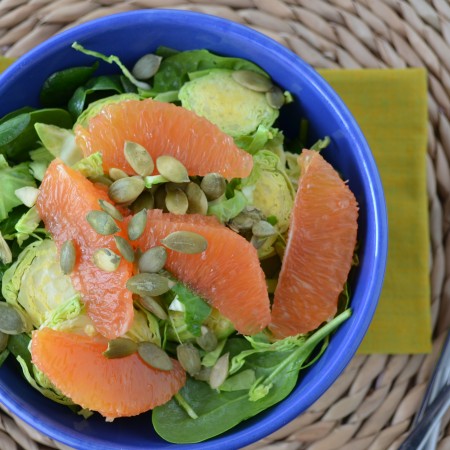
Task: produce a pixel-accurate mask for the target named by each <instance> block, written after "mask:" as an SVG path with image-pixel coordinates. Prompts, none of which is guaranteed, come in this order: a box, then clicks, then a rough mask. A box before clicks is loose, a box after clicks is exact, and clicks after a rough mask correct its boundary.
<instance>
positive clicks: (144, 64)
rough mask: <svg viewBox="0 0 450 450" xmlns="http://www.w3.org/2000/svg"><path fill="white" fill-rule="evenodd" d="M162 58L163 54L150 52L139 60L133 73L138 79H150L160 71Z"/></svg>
mask: <svg viewBox="0 0 450 450" xmlns="http://www.w3.org/2000/svg"><path fill="white" fill-rule="evenodd" d="M161 60H162V57H161V56H158V55H155V54H153V53H148V54H146V55H144V56H142V57H141V58H139V59H138V60H137V62H136V64H135V65H134V66H133V68H132V70H131V73H132V74H133V76H134V77H135V78H137V79H138V80H148V79H149V78H151V77H152V76H153V75H155V73H156V72H158V69H159V66H160V64H161Z"/></svg>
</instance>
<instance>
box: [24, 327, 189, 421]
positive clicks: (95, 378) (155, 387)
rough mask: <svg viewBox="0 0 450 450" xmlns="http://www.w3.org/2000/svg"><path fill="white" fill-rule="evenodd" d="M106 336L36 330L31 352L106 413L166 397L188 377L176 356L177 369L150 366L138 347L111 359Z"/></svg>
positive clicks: (79, 400) (83, 401) (61, 383)
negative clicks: (107, 356)
mask: <svg viewBox="0 0 450 450" xmlns="http://www.w3.org/2000/svg"><path fill="white" fill-rule="evenodd" d="M106 348H107V342H106V340H105V339H97V340H96V339H93V338H91V337H88V336H83V335H78V334H74V333H67V332H63V331H57V330H52V329H50V328H43V329H41V330H37V331H34V332H33V336H32V341H31V355H32V361H33V364H35V365H36V366H37V367H38V369H39V370H41V371H42V372H43V373H44V374H45V375H47V377H48V378H49V380H50V381H51V382H52V383H53V384H54V385H55V386H56V388H58V389H59V390H60V391H61V392H62V393H63V394H64V395H66V396H67V397H69V398H70V399H71V400H72V401H73V402H74V403H76V404H78V405H80V406H81V407H83V408H87V409H90V410H91V411H97V412H99V413H100V414H102V415H103V416H104V417H106V418H108V419H114V418H117V417H127V416H135V415H137V414H140V413H142V412H144V411H148V410H150V409H152V408H155V407H156V406H159V405H162V404H164V403H166V402H168V401H169V400H170V399H171V398H172V396H173V395H174V394H176V393H177V392H178V391H179V390H180V389H181V387H182V386H183V385H184V383H185V381H186V374H185V372H184V370H183V369H182V368H181V365H180V364H179V363H178V361H176V360H172V362H173V369H172V370H171V371H163V370H158V369H154V368H152V367H150V366H149V365H147V364H146V363H144V362H143V361H142V359H141V358H140V357H139V356H138V355H137V354H136V353H135V354H132V355H130V356H126V357H124V358H116V359H108V358H106V357H105V356H104V355H103V354H102V353H103V352H104V351H105V350H106Z"/></svg>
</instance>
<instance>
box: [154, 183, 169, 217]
mask: <svg viewBox="0 0 450 450" xmlns="http://www.w3.org/2000/svg"><path fill="white" fill-rule="evenodd" d="M166 194H167V193H166V189H165V187H164V186H158V187H157V189H156V190H155V192H154V193H153V197H154V199H155V208H156V209H161V210H162V211H164V212H167V207H166Z"/></svg>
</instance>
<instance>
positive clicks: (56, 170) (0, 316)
mask: <svg viewBox="0 0 450 450" xmlns="http://www.w3.org/2000/svg"><path fill="white" fill-rule="evenodd" d="M72 47H73V49H74V51H80V52H83V53H85V54H86V55H89V56H91V57H92V58H93V64H92V65H90V66H82V67H81V66H80V67H72V68H69V69H65V70H62V71H60V72H56V73H54V74H52V75H51V76H50V77H49V78H48V79H47V80H46V82H45V83H44V85H43V86H42V90H41V94H40V100H41V104H42V107H41V108H39V109H35V108H30V107H24V108H22V109H20V110H17V111H13V112H11V113H9V114H8V115H6V116H5V117H3V118H1V119H0V177H1V179H2V190H1V193H0V279H1V301H0V308H1V309H0V364H2V363H3V362H4V361H5V360H6V358H8V357H9V358H15V359H16V360H17V362H18V370H21V371H22V372H23V375H24V377H25V378H26V380H27V381H28V382H29V383H30V384H31V386H33V387H34V388H35V389H37V390H38V391H40V392H41V393H42V395H44V396H45V397H47V398H49V399H50V400H53V401H55V402H58V403H60V404H62V405H66V406H67V407H69V408H71V409H72V410H73V411H74V414H81V415H83V416H84V417H85V418H86V419H87V420H89V417H90V416H91V415H92V414H94V413H95V414H97V413H99V414H101V415H103V416H104V417H105V419H106V420H109V421H112V420H116V419H119V418H120V417H124V416H133V415H137V414H140V413H145V412H146V411H149V410H152V423H153V426H154V429H155V431H156V432H157V433H158V434H159V435H160V436H161V437H162V438H163V439H166V440H167V441H169V442H174V443H189V442H200V441H203V440H206V439H209V438H212V437H214V436H217V435H219V434H221V433H224V432H225V431H227V430H229V429H230V428H232V427H234V426H236V425H237V424H238V423H240V422H242V421H243V420H246V419H248V418H250V417H253V416H255V415H256V414H258V413H259V412H261V411H263V410H265V409H267V408H269V407H270V406H272V405H274V404H276V403H278V402H280V401H281V400H283V399H284V398H285V397H286V396H287V395H289V393H290V392H291V390H292V389H293V388H294V387H295V385H296V383H297V380H298V375H299V372H300V371H301V370H302V369H304V368H306V367H308V366H309V365H310V364H313V363H314V361H316V360H317V359H318V358H320V355H321V354H322V353H323V351H325V349H326V347H327V345H328V341H329V337H330V335H331V333H332V332H333V331H334V330H335V329H336V328H337V327H339V325H340V324H342V323H343V322H344V321H345V320H346V319H347V318H348V317H349V316H350V314H351V310H350V308H349V298H350V293H349V290H348V285H347V277H348V274H349V271H350V269H351V266H352V265H355V264H357V258H356V257H355V253H354V252H355V243H356V228H357V205H356V201H355V200H354V197H353V195H352V194H351V192H350V190H349V189H348V187H347V186H346V184H345V183H344V182H343V181H342V180H341V179H340V178H339V175H338V174H337V173H336V172H335V171H334V169H332V168H331V166H329V164H328V163H326V162H325V160H324V159H323V158H322V156H320V153H319V152H320V151H321V150H322V149H323V148H325V147H326V146H327V145H328V144H329V142H330V140H329V138H328V137H325V138H324V139H321V140H319V141H318V142H316V143H315V144H314V145H313V146H312V147H310V149H309V150H304V151H303V152H302V154H301V155H300V157H299V154H298V153H299V152H300V150H301V149H302V148H304V147H305V146H306V142H307V122H306V121H302V123H301V126H300V133H299V136H297V137H295V138H289V139H288V138H287V137H285V136H284V134H283V131H282V130H281V129H280V128H278V127H277V123H278V119H279V116H280V110H281V109H282V108H284V106H285V105H286V104H288V103H291V102H293V101H294V99H293V98H292V96H291V94H290V93H289V92H287V91H283V90H282V88H281V87H279V86H277V85H276V84H275V83H274V82H273V81H272V80H271V79H270V76H269V75H268V74H267V73H265V72H264V71H263V70H262V69H261V68H260V67H258V66H256V65H255V64H253V63H252V62H250V61H247V60H243V59H240V58H232V57H224V56H219V55H215V54H213V53H211V52H209V51H208V50H205V49H200V50H191V51H183V52H178V51H176V50H173V49H169V48H165V47H160V48H158V49H157V50H156V51H155V53H154V54H153V53H152V54H146V55H143V56H142V57H141V58H140V59H139V60H138V61H137V62H136V63H135V64H134V66H133V67H126V66H125V65H124V64H123V63H122V62H121V61H120V59H119V58H117V57H116V56H114V55H112V56H105V55H103V54H101V53H98V52H96V51H92V50H89V49H85V48H84V47H82V46H81V45H79V44H78V43H74V44H73V46H72ZM105 62H106V63H109V64H114V65H116V66H117V73H116V74H113V75H98V74H97V70H98V68H99V66H100V65H101V64H104V63H105ZM303 179H305V180H308V181H305V182H304V183H303V184H302V180H303ZM325 179H326V180H328V181H327V183H328V184H327V183H325V182H324V181H323V180H325ZM330 180H331V181H330ZM311 186H313V189H316V190H314V191H313V196H312V197H311V196H310V194H309V190H310V187H311ZM330 186H331V187H330ZM321 195H322V197H320V196H321ZM334 196H336V199H337V200H336V202H338V203H336V202H335V203H333V206H330V208H331V209H330V210H329V211H325V212H323V211H322V212H320V211H317V208H309V206H308V205H310V204H311V203H313V204H314V203H315V204H319V205H327V204H328V203H327V202H329V201H330V200H329V199H330V198H331V197H333V198H334ZM333 201H334V200H333ZM336 205H338V206H336ZM319 209H320V208H319ZM310 210H311V211H312V212H311V213H310V212H309V211H310ZM332 210H333V211H332ZM335 210H337V211H338V212H337V213H336V212H335ZM335 213H336V214H337V216H335V217H334V216H333V217H334V218H332V220H333V221H334V228H336V229H337V230H338V231H339V230H340V231H342V233H341V234H343V235H345V239H344V240H345V243H344V244H342V241H343V238H342V236H340V237H339V238H336V243H334V242H333V241H332V239H333V233H331V232H330V241H331V247H333V246H334V244H336V248H337V249H338V250H333V251H335V253H336V252H337V256H336V258H335V259H336V260H335V261H330V260H329V259H327V255H333V253H332V252H331V253H330V250H329V247H330V245H327V244H326V242H327V234H326V233H325V234H324V232H323V230H319V231H320V233H319V237H320V239H316V240H315V241H314V243H315V245H316V244H317V245H319V246H321V247H320V248H313V249H308V248H306V244H305V243H307V242H308V239H309V238H308V237H307V236H306V234H305V235H304V236H306V237H302V236H303V235H302V233H301V228H302V226H303V225H302V223H305V225H304V227H305V229H306V228H307V227H310V226H311V225H308V223H307V221H306V220H305V217H309V218H311V216H310V215H309V214H315V215H316V216H315V217H313V219H314V220H315V222H317V221H321V220H322V221H324V222H326V221H327V220H329V219H327V217H328V216H330V214H335ZM320 214H322V215H320ZM330 217H331V216H330ZM337 217H338V218H348V220H347V219H345V220H344V222H345V224H344V225H342V228H341V224H340V222H339V220H336V218H337ZM308 231H311V233H312V230H308ZM311 233H309V235H311ZM338 241H339V244H338ZM323 242H325V244H322V243H323ZM299 245H300V246H303V247H299ZM339 245H340V246H341V247H339ZM342 247H344V248H342ZM299 254H300V257H301V258H303V255H309V254H311V255H312V256H311V258H312V259H311V264H309V265H310V266H311V270H312V272H311V275H308V280H307V282H306V281H305V280H304V279H303V280H302V274H301V273H300V274H299V273H298V272H299V269H298V267H302V266H301V264H305V263H303V262H302V261H300V260H299V259H298V257H299V256H298V255H299ZM319 254H320V255H319ZM315 255H319V257H318V258H316V256H315ZM322 255H325V257H324V258H322V259H320V257H322ZM308 258H309V256H308ZM316 264H318V265H316ZM306 266H308V264H306V265H305V269H304V273H305V274H306V273H308V268H307V267H306ZM330 266H332V267H333V269H332V271H333V275H332V276H331V275H330V277H332V278H333V277H334V278H333V280H332V284H333V289H331V288H330V287H329V286H330V281H329V280H328V278H327V276H328V275H327V271H329V267H330ZM335 266H336V267H338V269H336V270H335ZM318 269H320V270H318ZM300 271H301V270H300ZM318 271H320V272H321V273H320V274H319V276H318V277H317V279H316V280H314V279H313V278H314V277H315V274H314V272H318ZM335 272H336V273H338V275H336V274H335ZM314 284H316V285H317V286H314ZM311 286H312V287H311ZM316 287H317V289H316ZM320 289H322V291H321V290H320ZM328 291H329V292H328ZM296 292H300V295H297V294H296ZM308 292H310V293H311V299H312V300H311V299H310V298H309V296H308V295H309V294H308ZM323 292H325V293H324V294H323ZM318 293H319V294H318ZM297 297H298V298H297ZM322 297H323V298H322ZM325 297H326V298H325Z"/></svg>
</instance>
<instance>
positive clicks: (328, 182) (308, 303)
mask: <svg viewBox="0 0 450 450" xmlns="http://www.w3.org/2000/svg"><path fill="white" fill-rule="evenodd" d="M298 162H299V164H300V168H301V175H300V180H299V187H298V191H297V195H296V198H295V204H294V208H293V212H292V217H291V224H290V228H289V234H288V241H287V247H286V252H285V256H284V259H283V264H282V268H281V272H280V276H279V280H278V285H277V287H276V290H275V295H274V302H273V307H272V322H271V324H270V326H269V328H270V329H271V331H272V332H273V333H274V335H275V336H276V337H277V338H283V337H286V336H292V335H296V334H299V333H307V332H309V331H312V330H314V329H315V328H317V327H318V326H319V325H320V324H321V323H322V322H325V321H328V320H330V319H331V318H332V317H333V316H334V315H335V314H336V312H337V303H338V297H339V294H340V293H341V292H342V289H343V287H344V283H345V282H346V280H347V277H348V274H349V271H350V268H351V265H352V258H353V252H354V249H355V245H356V232H357V218H358V205H357V202H356V199H355V197H354V195H353V193H352V192H351V191H350V189H349V188H348V186H347V185H346V184H345V183H344V181H342V179H341V178H340V177H339V174H338V173H337V172H336V171H335V170H334V168H333V167H332V166H331V165H330V164H329V163H328V162H326V161H325V160H324V159H323V157H322V156H321V155H320V154H319V153H317V152H315V151H312V150H303V152H302V153H301V155H300V157H299V158H298Z"/></svg>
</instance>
